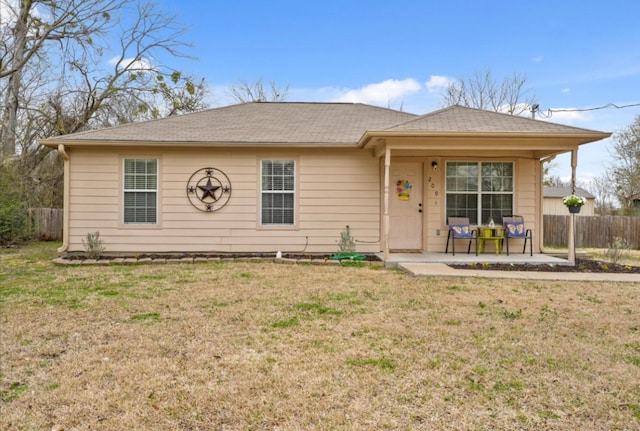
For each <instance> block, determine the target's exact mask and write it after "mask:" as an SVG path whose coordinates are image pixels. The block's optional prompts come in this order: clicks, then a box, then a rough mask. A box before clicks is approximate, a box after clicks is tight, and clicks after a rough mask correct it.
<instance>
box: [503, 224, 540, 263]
mask: <svg viewBox="0 0 640 431" xmlns="http://www.w3.org/2000/svg"><path fill="white" fill-rule="evenodd" d="M502 224H503V225H504V241H505V242H506V244H507V256H509V239H511V240H514V239H524V247H522V254H524V253H525V252H526V250H527V240H529V253H530V255H531V256H533V232H532V231H531V229H526V228H525V225H524V217H522V216H519V215H510V216H504V217H502Z"/></svg>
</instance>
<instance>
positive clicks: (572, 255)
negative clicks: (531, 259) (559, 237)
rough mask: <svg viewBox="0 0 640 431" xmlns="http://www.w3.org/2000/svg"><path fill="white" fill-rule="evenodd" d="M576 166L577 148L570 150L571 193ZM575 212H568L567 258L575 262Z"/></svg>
mask: <svg viewBox="0 0 640 431" xmlns="http://www.w3.org/2000/svg"><path fill="white" fill-rule="evenodd" d="M577 166H578V149H577V148H575V149H573V150H571V194H574V193H575V192H576V167H577ZM575 226H576V225H575V214H574V213H571V214H569V244H568V245H569V255H568V256H567V260H568V261H569V262H571V263H573V264H574V265H575V263H576V240H575Z"/></svg>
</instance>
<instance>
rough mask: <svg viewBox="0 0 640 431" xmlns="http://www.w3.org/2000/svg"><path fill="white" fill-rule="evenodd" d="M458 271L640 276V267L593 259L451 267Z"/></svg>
mask: <svg viewBox="0 0 640 431" xmlns="http://www.w3.org/2000/svg"><path fill="white" fill-rule="evenodd" d="M449 266H450V267H452V268H456V269H485V270H493V271H542V272H598V273H619V274H640V266H630V265H620V264H615V263H608V262H602V261H598V260H591V259H576V264H575V266H569V265H529V264H509V263H483V264H473V265H449Z"/></svg>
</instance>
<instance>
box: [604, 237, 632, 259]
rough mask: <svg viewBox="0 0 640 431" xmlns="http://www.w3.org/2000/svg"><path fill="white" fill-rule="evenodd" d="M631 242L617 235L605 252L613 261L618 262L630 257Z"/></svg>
mask: <svg viewBox="0 0 640 431" xmlns="http://www.w3.org/2000/svg"><path fill="white" fill-rule="evenodd" d="M630 250H631V244H629V242H628V241H627V240H626V239H624V238H620V237H618V236H616V237H615V238H613V242H612V243H610V244H609V247H608V248H607V250H606V251H605V252H604V255H605V256H606V257H607V260H609V261H610V262H611V263H614V264H617V263H618V262H620V261H621V260H622V259H625V258H628V257H629V254H630V253H631V251H630Z"/></svg>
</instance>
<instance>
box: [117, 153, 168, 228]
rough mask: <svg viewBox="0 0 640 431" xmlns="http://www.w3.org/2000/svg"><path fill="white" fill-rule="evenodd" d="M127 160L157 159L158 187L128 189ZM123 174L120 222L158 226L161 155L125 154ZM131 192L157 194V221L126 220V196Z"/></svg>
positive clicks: (135, 225)
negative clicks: (126, 176)
mask: <svg viewBox="0 0 640 431" xmlns="http://www.w3.org/2000/svg"><path fill="white" fill-rule="evenodd" d="M127 160H155V161H156V188H155V189H126V188H125V184H126V181H125V175H126V168H125V164H126V161H127ZM121 167H122V175H121V181H122V186H121V188H120V189H121V190H122V200H121V205H122V207H121V208H122V210H121V216H120V222H121V223H122V226H125V227H158V226H159V225H160V207H159V202H160V158H159V157H147V156H123V157H122V164H121ZM131 192H154V193H155V194H156V199H155V200H156V202H155V207H156V221H155V222H127V221H125V196H126V194H127V193H131Z"/></svg>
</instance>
